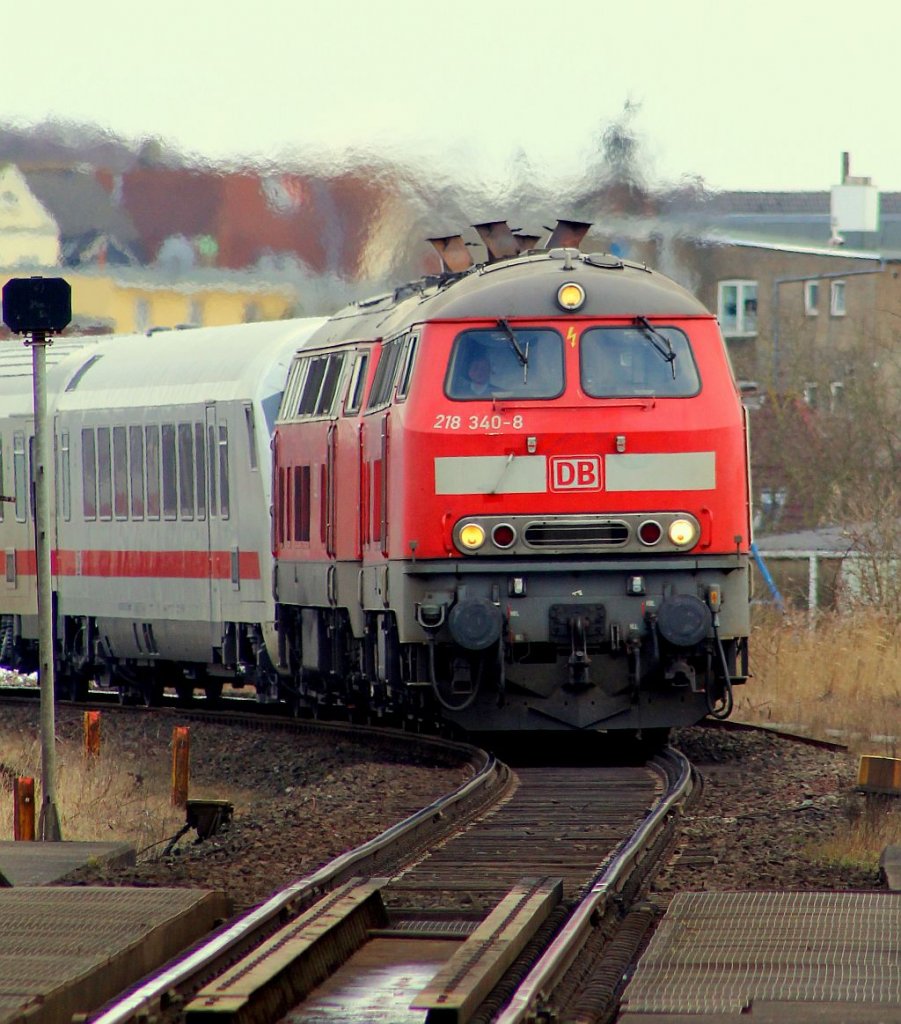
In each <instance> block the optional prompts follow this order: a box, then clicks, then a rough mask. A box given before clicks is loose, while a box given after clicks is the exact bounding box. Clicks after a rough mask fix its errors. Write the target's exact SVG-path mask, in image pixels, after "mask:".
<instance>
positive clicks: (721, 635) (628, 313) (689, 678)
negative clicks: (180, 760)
mask: <svg viewBox="0 0 901 1024" xmlns="http://www.w3.org/2000/svg"><path fill="white" fill-rule="evenodd" d="M478 228H479V231H480V234H482V237H483V238H484V239H485V241H486V244H487V246H488V249H489V258H488V260H487V262H485V263H483V264H480V265H472V264H471V261H470V259H469V255H468V252H467V250H466V249H465V247H464V245H463V241H462V239H461V238H460V237H459V236H454V237H451V238H443V239H435V240H433V244H435V246H436V248H437V249H438V251H439V253H440V254H441V255H442V259H443V263H444V270H443V272H442V273H441V274H440V275H436V276H435V277H432V278H426V279H423V280H422V281H420V282H417V283H415V284H412V285H408V286H405V287H404V288H401V289H398V290H397V291H395V292H393V293H391V294H388V295H385V296H382V297H379V298H377V299H373V300H371V301H368V302H361V303H357V304H354V305H352V306H350V307H348V308H346V309H344V310H343V311H341V312H339V313H338V314H337V315H335V316H334V317H332V318H330V319H329V320H328V322H327V323H326V324H325V325H324V326H323V327H321V328H320V329H319V330H318V331H317V332H316V333H314V334H313V335H312V337H311V339H310V341H309V343H308V344H306V345H305V346H304V347H303V348H302V349H301V350H300V351H298V353H297V354H296V355H295V358H294V361H293V363H292V367H291V370H290V374H289V377H288V382H287V385H286V388H285V393H284V397H283V400H282V405H281V410H280V413H279V416H278V419H277V421H276V427H275V436H274V473H275V477H274V486H273V503H274V513H273V550H274V556H275V577H274V586H275V594H276V631H275V632H276V643H277V651H274V652H273V654H274V657H273V659H272V660H273V662H274V664H275V667H276V670H277V672H278V674H279V677H280V680H281V689H282V691H283V692H287V693H289V694H290V695H291V696H292V699H293V700H295V701H296V702H297V703H302V704H312V705H314V706H319V707H321V708H329V707H332V708H339V707H346V708H365V709H366V710H367V711H368V713H370V714H377V715H379V714H386V715H401V716H407V717H413V718H427V719H428V718H431V717H435V716H438V715H440V716H441V717H443V718H444V719H445V720H449V721H451V722H454V723H456V724H458V725H459V726H461V727H463V728H464V729H465V730H467V731H473V732H478V731H505V730H548V729H557V730H573V729H577V730H613V729H627V730H639V729H657V728H666V727H670V726H674V725H684V724H689V723H693V722H696V721H698V720H699V719H700V718H702V717H704V716H705V715H707V714H713V715H716V716H718V717H725V716H726V715H727V714H728V713H729V711H730V710H731V706H732V687H733V685H735V684H737V683H741V682H744V680H745V679H746V677H747V673H748V667H747V639H748V633H749V583H750V571H749V548H750V542H751V539H752V538H751V526H750V505H749V485H748V450H747V432H746V423H745V417H744V412H743V408H742V405H741V401H740V398H739V394H738V391H737V388H736V386H735V383H734V380H733V377H732V373H731V369H730V366H729V361H728V357H727V354H726V350H725V346H724V343H723V339H722V337H721V335H720V332H719V329H718V326H717V323H716V320H715V318H714V317H713V315H712V314H711V313H709V312H708V311H707V310H706V309H705V308H704V307H703V306H702V305H701V304H700V303H699V302H698V301H697V300H696V299H695V298H694V297H692V296H691V295H690V294H689V293H688V292H686V291H685V290H683V289H682V288H681V287H679V286H678V285H676V284H675V283H673V282H672V281H670V280H669V279H667V278H665V277H662V276H661V275H660V274H657V273H655V272H653V271H651V270H649V269H648V268H647V267H645V266H642V265H638V264H632V263H629V262H627V261H625V260H621V259H619V258H616V257H614V256H610V255H607V254H596V253H582V252H581V251H580V250H579V248H578V245H579V242H580V240H581V238H582V237H583V236H584V234H585V232H586V231H587V229H588V225H584V224H577V223H575V222H565V221H561V222H559V223H558V226H557V228H556V229H555V231H554V232H553V234H552V236H551V238H550V239H549V242H548V245H547V247H546V248H545V249H528V250H525V251H521V252H520V251H519V248H520V245H519V244H518V242H517V239H516V238H515V237H514V236H513V235H512V233H511V232H510V231H509V229H508V228H507V227H506V225H505V224H503V223H496V224H491V225H480V226H478ZM526 244H529V243H526Z"/></svg>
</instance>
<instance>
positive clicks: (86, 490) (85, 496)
mask: <svg viewBox="0 0 901 1024" xmlns="http://www.w3.org/2000/svg"><path fill="white" fill-rule="evenodd" d="M81 493H82V505H83V508H84V517H85V519H96V518H97V452H96V443H95V440H94V431H93V430H91V429H90V428H89V427H88V428H85V429H84V430H82V432H81Z"/></svg>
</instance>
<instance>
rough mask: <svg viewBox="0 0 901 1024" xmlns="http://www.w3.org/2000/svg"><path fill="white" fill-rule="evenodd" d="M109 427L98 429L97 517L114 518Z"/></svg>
mask: <svg viewBox="0 0 901 1024" xmlns="http://www.w3.org/2000/svg"><path fill="white" fill-rule="evenodd" d="M109 435H110V430H109V427H98V428H97V515H98V516H99V518H100V519H112V518H113V473H112V463H111V461H110V448H109V442H110V436H109Z"/></svg>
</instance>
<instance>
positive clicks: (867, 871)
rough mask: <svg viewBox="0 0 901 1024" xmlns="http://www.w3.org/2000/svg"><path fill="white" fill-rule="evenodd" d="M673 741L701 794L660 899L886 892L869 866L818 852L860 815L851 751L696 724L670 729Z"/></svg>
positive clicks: (659, 887)
mask: <svg viewBox="0 0 901 1024" xmlns="http://www.w3.org/2000/svg"><path fill="white" fill-rule="evenodd" d="M672 742H673V745H674V746H676V747H678V748H679V749H680V750H682V751H683V753H685V754H686V756H687V757H688V758H689V759H690V760H691V761H692V763H693V764H694V765H695V767H696V768H697V769H698V770H699V772H700V776H701V779H702V785H703V789H702V793H701V796H700V798H699V799H698V800H697V801H696V802H694V803H693V804H692V805H691V806H690V807H689V808H688V812H687V814H686V816H685V818H684V821H683V824H682V828H681V836H680V840H679V843H678V848H677V857H676V858H675V859H674V861H673V862H672V863H671V865H670V867H669V868H668V869H667V870H666V871H665V872H664V874H663V876H662V877H661V878H660V879H658V882H657V885H656V890H657V892H658V893H661V894H663V895H672V894H674V893H676V892H680V891H685V890H692V891H727V890H748V889H793V890H800V889H821V890H851V889H878V888H884V886H883V885H882V882H881V881H880V877H879V870H878V866H876V865H875V864H874V865H865V864H860V863H852V862H851V860H850V858H836V859H835V860H829V861H827V860H826V859H825V858H824V857H823V856H822V855H821V854H820V853H818V850H819V849H821V848H822V846H823V844H825V843H827V842H829V841H830V840H831V839H833V838H834V837H835V836H837V835H842V834H844V832H845V831H846V830H847V828H848V826H849V823H851V822H852V821H854V820H856V819H857V818H859V816H860V814H861V813H862V811H863V798H862V796H861V795H859V794H857V793H855V791H854V787H855V785H856V781H857V761H856V758H854V757H852V756H851V755H850V754H849V753H847V752H846V751H844V750H831V749H825V748H823V747H818V746H813V745H810V744H805V743H799V742H797V741H795V740H792V739H788V738H786V737H783V736H779V735H775V734H771V733H766V732H761V731H757V730H753V731H744V730H742V731H734V732H733V731H725V730H720V729H710V728H705V727H702V726H699V727H695V728H692V729H685V730H680V731H677V732H676V733H674V735H673V739H672Z"/></svg>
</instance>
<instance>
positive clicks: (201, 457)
mask: <svg viewBox="0 0 901 1024" xmlns="http://www.w3.org/2000/svg"><path fill="white" fill-rule="evenodd" d="M203 434H204V431H203V424H202V423H195V424H194V481H195V484H196V491H197V518H198V519H206V452H205V449H204V443H203Z"/></svg>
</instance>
